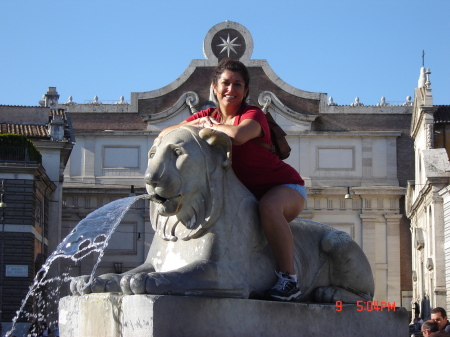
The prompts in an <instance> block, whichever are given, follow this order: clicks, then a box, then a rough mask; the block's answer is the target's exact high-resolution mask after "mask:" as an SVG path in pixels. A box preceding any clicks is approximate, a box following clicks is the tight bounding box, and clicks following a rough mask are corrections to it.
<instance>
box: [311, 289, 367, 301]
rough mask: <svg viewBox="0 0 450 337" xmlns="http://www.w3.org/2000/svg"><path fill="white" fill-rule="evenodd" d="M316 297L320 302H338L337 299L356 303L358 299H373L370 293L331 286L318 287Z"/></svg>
mask: <svg viewBox="0 0 450 337" xmlns="http://www.w3.org/2000/svg"><path fill="white" fill-rule="evenodd" d="M314 299H315V301H316V302H319V303H336V301H341V302H343V303H356V302H357V301H367V300H371V299H372V296H370V295H369V294H356V293H353V292H351V291H348V290H345V289H344V288H340V287H336V286H329V287H318V288H317V289H316V291H315V293H314Z"/></svg>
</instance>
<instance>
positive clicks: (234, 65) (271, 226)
mask: <svg viewBox="0 0 450 337" xmlns="http://www.w3.org/2000/svg"><path fill="white" fill-rule="evenodd" d="M249 85H250V76H249V72H248V69H247V68H246V66H245V65H244V64H243V63H241V62H239V61H236V60H231V59H224V60H222V61H221V62H220V63H219V64H218V65H217V67H216V68H215V69H214V74H213V79H212V87H213V89H214V96H215V98H216V101H217V103H218V106H217V108H209V109H207V110H203V111H200V112H198V113H196V114H194V115H192V116H190V117H189V118H187V119H186V120H185V121H183V122H182V123H180V124H178V125H174V126H171V127H168V128H166V129H164V130H163V131H162V132H161V133H160V135H159V136H158V137H157V139H156V140H155V141H158V140H159V138H161V137H162V136H163V135H165V134H166V133H167V132H169V131H171V130H174V129H176V128H178V127H180V126H182V125H192V126H196V127H198V128H204V127H206V128H212V129H215V130H219V131H221V132H223V133H225V134H227V135H228V136H229V137H230V138H231V141H232V145H233V147H232V167H233V171H234V173H235V174H236V176H237V177H238V178H239V180H240V181H241V182H242V183H243V184H244V186H245V187H247V188H248V189H249V190H250V191H251V192H252V193H253V194H254V195H255V197H256V198H257V199H258V200H259V213H260V219H261V225H262V228H263V231H264V233H265V236H266V238H267V241H268V243H269V245H270V247H271V249H272V251H273V253H274V255H275V258H276V261H277V263H278V268H279V272H276V274H277V275H278V281H277V282H276V284H275V285H274V286H273V287H272V288H271V289H269V290H267V291H266V296H267V297H268V298H270V299H274V300H282V301H293V300H295V299H297V298H298V297H299V296H300V294H301V291H300V289H299V287H298V281H297V275H296V271H295V270H294V242H293V237H292V232H291V229H290V226H289V222H290V221H292V220H294V218H295V217H297V216H298V214H299V213H300V212H301V211H302V210H303V207H304V205H305V202H306V188H305V186H304V181H303V179H302V178H301V177H300V175H299V174H298V172H297V171H296V170H295V169H294V168H293V167H291V166H290V165H288V164H286V163H285V162H284V161H282V160H281V159H280V158H279V157H278V156H277V155H276V154H275V153H273V152H272V151H270V150H269V149H267V148H265V147H263V146H261V145H260V144H258V143H265V144H269V145H272V141H271V138H270V129H269V125H268V123H267V120H266V117H265V115H264V112H263V111H262V110H261V109H260V108H258V107H256V106H251V105H247V104H246V99H247V97H248V94H249V88H250V86H249Z"/></svg>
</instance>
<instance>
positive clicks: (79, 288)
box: [70, 275, 91, 295]
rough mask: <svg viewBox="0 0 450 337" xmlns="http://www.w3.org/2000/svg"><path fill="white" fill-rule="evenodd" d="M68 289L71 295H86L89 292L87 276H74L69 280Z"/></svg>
mask: <svg viewBox="0 0 450 337" xmlns="http://www.w3.org/2000/svg"><path fill="white" fill-rule="evenodd" d="M70 291H71V293H72V295H87V294H90V293H91V286H90V284H89V276H88V275H84V276H79V277H74V278H73V279H72V280H71V281H70Z"/></svg>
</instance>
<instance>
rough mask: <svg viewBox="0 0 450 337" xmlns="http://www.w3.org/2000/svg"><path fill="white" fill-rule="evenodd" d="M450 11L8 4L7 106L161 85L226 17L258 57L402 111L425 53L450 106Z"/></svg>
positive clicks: (106, 97) (285, 71)
mask: <svg viewBox="0 0 450 337" xmlns="http://www.w3.org/2000/svg"><path fill="white" fill-rule="evenodd" d="M449 13H450V0H428V1H425V0H421V1H419V0H389V1H387V0H386V1H385V0H380V1H361V0H359V1H354V0H346V1H345V2H344V1H335V0H334V1H321V0H316V1H302V0H292V1H289V0H277V1H266V0H259V1H250V0H238V1H235V0H228V1H224V2H218V1H203V0H199V1H196V0H192V1H179V0H172V1H170V0H166V1H150V0H148V1H143V0H127V1H125V0H123V1H115V0H108V1H103V0H97V1H95V0H91V1H85V0H76V1H75V0H72V1H69V0H64V1H56V0H42V1H36V0H33V1H31V0H0V42H1V44H0V104H2V105H37V104H38V101H39V100H40V99H41V97H42V95H43V94H44V93H45V92H46V90H47V88H48V87H49V86H56V87H57V90H58V92H59V94H60V96H61V97H60V102H65V101H67V98H68V97H69V96H70V95H71V96H73V100H74V101H75V102H77V103H85V102H87V101H91V100H92V99H93V97H94V96H95V95H97V96H98V97H99V100H100V101H104V102H108V101H118V100H119V97H120V96H121V95H123V96H125V99H126V100H129V99H130V93H131V92H141V91H150V90H155V89H159V88H161V87H163V86H165V85H167V84H169V83H171V82H172V81H174V80H175V79H176V78H177V77H179V76H180V75H181V74H182V73H183V71H184V70H185V69H186V67H187V66H188V65H189V63H190V61H191V60H192V59H204V56H203V50H202V44H203V40H204V38H205V36H206V34H207V32H208V31H209V29H210V28H211V27H213V26H214V25H215V24H217V23H219V22H223V21H225V20H229V21H235V22H238V23H240V24H241V25H243V26H245V27H246V28H247V29H248V30H249V31H250V33H251V34H252V37H253V42H254V51H253V55H252V58H253V59H266V60H267V61H268V63H269V65H270V66H271V67H272V69H273V70H274V71H275V73H276V74H277V75H278V76H279V77H280V78H281V79H283V80H284V81H285V82H287V83H288V84H290V85H292V86H294V87H296V88H299V89H302V90H306V91H311V92H324V93H328V95H331V96H332V97H333V98H334V101H335V102H336V103H338V104H340V105H347V104H350V103H352V102H353V101H354V99H355V97H356V96H358V97H360V101H361V102H362V103H364V104H366V105H372V104H376V103H377V102H379V101H380V98H381V96H385V97H386V101H387V102H391V103H394V104H401V103H402V102H404V101H405V98H406V96H408V95H410V96H413V94H414V88H415V87H416V86H417V80H418V77H419V71H420V67H421V66H422V50H425V67H427V68H431V72H432V73H431V76H430V80H431V83H432V84H431V88H432V93H433V97H434V104H450V43H449V42H450V41H449V39H450V34H449V32H450V20H449V19H448V15H449Z"/></svg>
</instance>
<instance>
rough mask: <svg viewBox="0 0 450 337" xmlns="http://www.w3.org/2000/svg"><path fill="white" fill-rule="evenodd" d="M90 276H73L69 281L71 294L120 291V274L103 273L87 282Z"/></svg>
mask: <svg viewBox="0 0 450 337" xmlns="http://www.w3.org/2000/svg"><path fill="white" fill-rule="evenodd" d="M89 278H90V276H88V275H84V276H79V277H75V278H73V279H72V281H71V282H70V291H71V292H72V294H73V295H87V294H90V293H113V292H121V291H122V290H121V288H120V279H121V278H122V275H117V274H105V275H102V276H99V277H95V278H94V279H93V280H92V282H91V283H89Z"/></svg>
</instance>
